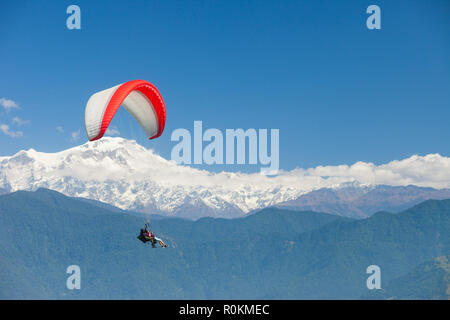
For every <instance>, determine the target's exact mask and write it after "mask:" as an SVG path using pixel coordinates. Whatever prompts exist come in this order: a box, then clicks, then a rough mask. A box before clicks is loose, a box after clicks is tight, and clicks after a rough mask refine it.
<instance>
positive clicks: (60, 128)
mask: <svg viewBox="0 0 450 320" xmlns="http://www.w3.org/2000/svg"><path fill="white" fill-rule="evenodd" d="M56 131H58V132H59V133H64V128H63V127H61V126H57V127H56Z"/></svg>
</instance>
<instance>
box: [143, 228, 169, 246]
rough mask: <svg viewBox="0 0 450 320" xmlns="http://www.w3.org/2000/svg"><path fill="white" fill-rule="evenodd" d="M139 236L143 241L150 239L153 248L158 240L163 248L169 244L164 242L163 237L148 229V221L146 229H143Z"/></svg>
mask: <svg viewBox="0 0 450 320" xmlns="http://www.w3.org/2000/svg"><path fill="white" fill-rule="evenodd" d="M137 238H138V239H139V240H141V241H142V242H143V243H146V242H148V241H150V242H151V244H152V247H153V248H156V242H157V241H158V242H159V245H160V246H161V247H162V248H166V247H167V245H166V244H165V243H164V241H162V239H160V238H158V237H156V236H155V234H154V233H153V232H152V231H150V230H149V229H148V223H146V224H145V227H144V229H141V232H140V234H139V236H138V237H137Z"/></svg>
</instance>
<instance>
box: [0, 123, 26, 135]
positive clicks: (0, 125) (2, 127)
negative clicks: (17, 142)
mask: <svg viewBox="0 0 450 320" xmlns="http://www.w3.org/2000/svg"><path fill="white" fill-rule="evenodd" d="M0 131H1V132H3V134H5V135H7V136H10V137H11V138H20V137H23V132H22V131H11V130H10V128H9V126H8V125H7V124H4V123H0Z"/></svg>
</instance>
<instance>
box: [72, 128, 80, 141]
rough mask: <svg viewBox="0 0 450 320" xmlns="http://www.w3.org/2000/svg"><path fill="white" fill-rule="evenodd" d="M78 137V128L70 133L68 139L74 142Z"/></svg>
mask: <svg viewBox="0 0 450 320" xmlns="http://www.w3.org/2000/svg"><path fill="white" fill-rule="evenodd" d="M78 139H80V129H78V131H73V132H71V133H70V141H72V142H75V141H77V140H78Z"/></svg>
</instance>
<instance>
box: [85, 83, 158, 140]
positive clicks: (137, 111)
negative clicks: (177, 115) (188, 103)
mask: <svg viewBox="0 0 450 320" xmlns="http://www.w3.org/2000/svg"><path fill="white" fill-rule="evenodd" d="M121 105H122V106H123V107H124V108H125V109H126V110H127V111H128V112H129V113H130V114H131V115H132V116H133V117H134V118H135V119H136V121H137V122H138V123H139V124H140V126H141V127H142V128H143V129H144V131H145V133H146V134H147V136H148V137H149V139H154V138H157V137H159V136H160V135H161V134H162V132H163V130H164V125H165V124H166V107H165V105H164V100H163V98H162V96H161V94H160V93H159V91H158V89H156V87H155V86H154V85H152V84H151V83H150V82H148V81H145V80H133V81H128V82H125V83H123V84H119V85H117V86H115V87H112V88H109V89H106V90H103V91H99V92H97V93H94V94H93V95H92V96H91V97H90V98H89V101H88V102H87V104H86V109H85V113H84V125H85V127H86V133H87V136H88V138H89V140H90V141H94V140H98V139H100V138H101V137H103V135H104V134H105V132H106V129H108V126H109V124H110V122H111V120H112V118H113V117H114V115H115V114H116V112H117V109H119V107H120V106H121Z"/></svg>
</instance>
